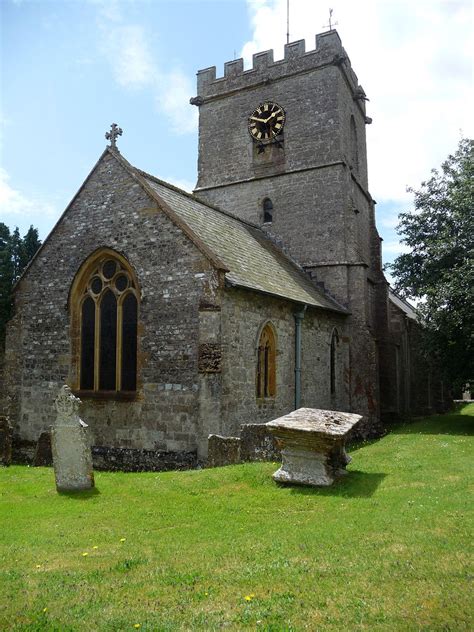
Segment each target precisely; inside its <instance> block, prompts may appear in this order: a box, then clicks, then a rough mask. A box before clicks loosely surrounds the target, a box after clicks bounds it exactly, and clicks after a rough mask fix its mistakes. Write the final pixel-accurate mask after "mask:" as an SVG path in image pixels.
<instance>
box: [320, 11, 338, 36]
mask: <svg viewBox="0 0 474 632" xmlns="http://www.w3.org/2000/svg"><path fill="white" fill-rule="evenodd" d="M332 11H333V10H332V9H329V24H324V26H323V29H327V28H329V30H330V31H332V27H333V26H337V25H338V24H339V22H334V24H333V22H332Z"/></svg>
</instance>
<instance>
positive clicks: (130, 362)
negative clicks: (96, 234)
mask: <svg viewBox="0 0 474 632" xmlns="http://www.w3.org/2000/svg"><path fill="white" fill-rule="evenodd" d="M73 299H74V300H75V305H74V307H75V311H77V313H74V314H73V319H75V322H76V326H77V329H78V334H79V335H78V339H79V340H78V342H79V344H78V356H79V362H78V369H79V370H78V385H79V388H80V390H83V391H98V392H103V391H116V392H117V391H119V392H121V391H125V392H127V391H128V392H130V391H132V392H133V391H136V388H137V321H138V291H137V287H136V282H135V280H134V276H133V274H132V272H131V270H130V268H129V267H128V265H127V264H126V262H125V261H124V260H122V258H120V259H119V257H114V256H113V255H112V253H111V252H108V251H107V252H106V253H104V254H103V256H99V257H94V260H93V261H92V262H91V263H90V264H89V265H87V264H86V267H85V271H84V273H83V274H82V275H81V276H80V278H79V281H78V282H75V287H74V290H73Z"/></svg>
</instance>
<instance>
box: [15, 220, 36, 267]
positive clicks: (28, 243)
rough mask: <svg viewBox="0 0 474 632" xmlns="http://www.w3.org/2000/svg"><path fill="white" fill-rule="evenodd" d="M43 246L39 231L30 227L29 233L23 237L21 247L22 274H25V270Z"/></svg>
mask: <svg viewBox="0 0 474 632" xmlns="http://www.w3.org/2000/svg"><path fill="white" fill-rule="evenodd" d="M40 246H41V241H40V239H39V237H38V229H37V228H33V226H30V227H29V229H28V232H27V233H26V235H25V236H24V237H23V239H22V241H21V246H20V253H19V255H20V256H19V270H20V274H22V273H23V270H24V269H25V268H26V266H27V265H28V264H29V262H30V261H31V259H32V258H33V257H34V256H35V254H36V251H37V250H38V248H39V247H40Z"/></svg>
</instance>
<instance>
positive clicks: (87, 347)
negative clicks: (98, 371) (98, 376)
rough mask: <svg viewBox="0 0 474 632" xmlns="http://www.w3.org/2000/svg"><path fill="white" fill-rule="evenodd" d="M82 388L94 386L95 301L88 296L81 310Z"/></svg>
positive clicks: (87, 388)
mask: <svg viewBox="0 0 474 632" xmlns="http://www.w3.org/2000/svg"><path fill="white" fill-rule="evenodd" d="M81 317H82V318H81V388H83V389H86V390H89V389H92V388H94V350H95V303H94V301H93V299H92V298H90V297H87V298H86V299H85V301H84V302H83V303H82V310H81Z"/></svg>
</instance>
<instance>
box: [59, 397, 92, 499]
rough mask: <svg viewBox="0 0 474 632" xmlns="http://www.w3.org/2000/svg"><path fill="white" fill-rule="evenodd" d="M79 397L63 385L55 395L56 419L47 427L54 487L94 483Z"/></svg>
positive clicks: (87, 486)
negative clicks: (51, 453) (54, 479)
mask: <svg viewBox="0 0 474 632" xmlns="http://www.w3.org/2000/svg"><path fill="white" fill-rule="evenodd" d="M80 403H81V400H80V399H79V398H78V397H75V396H74V395H73V394H72V393H71V389H70V388H69V386H63V387H62V388H61V390H60V391H59V395H58V396H57V397H56V399H55V402H54V406H55V408H56V411H57V417H56V422H55V424H54V425H53V426H52V428H51V448H52V452H53V465H54V474H55V477H56V489H57V490H58V491H59V492H62V491H79V490H83V489H90V488H91V487H94V472H93V470H92V452H91V445H90V438H89V432H88V426H87V424H85V423H84V422H83V421H82V419H80V418H79V414H78V412H79V405H80Z"/></svg>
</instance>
